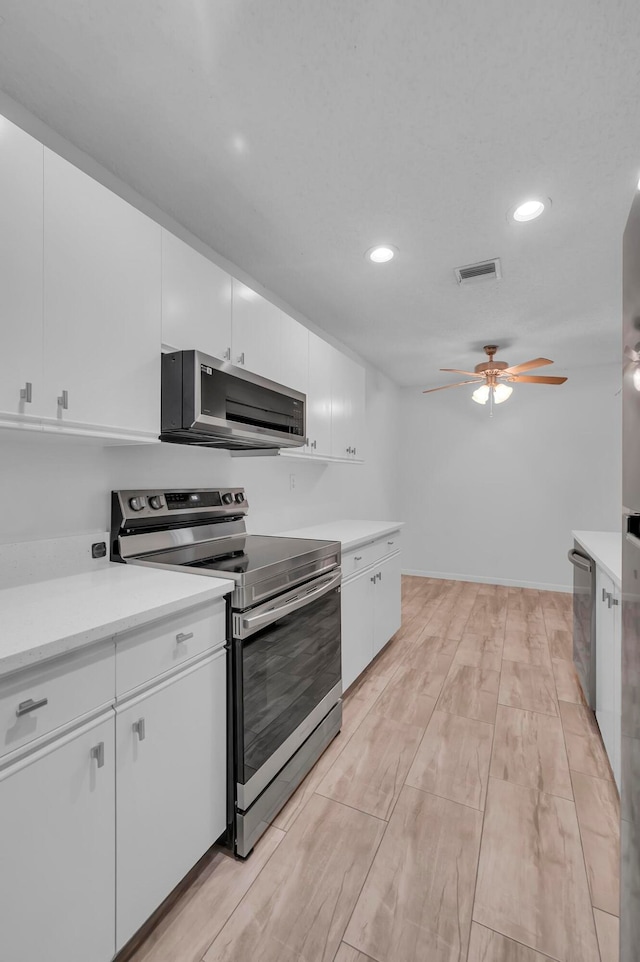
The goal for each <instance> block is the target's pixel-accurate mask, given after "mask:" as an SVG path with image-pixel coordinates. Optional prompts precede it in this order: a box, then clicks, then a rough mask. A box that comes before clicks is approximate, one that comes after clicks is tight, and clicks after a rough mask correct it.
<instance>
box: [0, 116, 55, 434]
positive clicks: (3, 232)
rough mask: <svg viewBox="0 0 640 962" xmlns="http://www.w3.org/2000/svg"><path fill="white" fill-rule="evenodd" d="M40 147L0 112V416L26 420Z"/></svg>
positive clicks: (36, 369) (34, 393)
mask: <svg viewBox="0 0 640 962" xmlns="http://www.w3.org/2000/svg"><path fill="white" fill-rule="evenodd" d="M43 151H44V148H43V146H42V144H39V143H38V141H37V140H34V139H33V137H30V136H29V135H28V134H25V133H24V131H22V130H20V129H19V128H18V127H15V126H14V125H13V124H11V123H9V121H8V120H5V119H4V118H2V117H0V210H1V214H0V330H1V332H2V342H1V343H2V346H1V349H0V420H4V419H5V416H6V415H8V418H7V420H13V419H15V418H21V419H22V420H23V421H26V422H28V418H29V416H30V415H31V416H36V415H37V414H38V413H39V411H40V410H41V408H42V403H43V396H42V163H43V161H42V158H43ZM27 383H28V384H29V385H30V387H27ZM21 392H24V393H23V394H22V396H21ZM29 399H30V400H29Z"/></svg>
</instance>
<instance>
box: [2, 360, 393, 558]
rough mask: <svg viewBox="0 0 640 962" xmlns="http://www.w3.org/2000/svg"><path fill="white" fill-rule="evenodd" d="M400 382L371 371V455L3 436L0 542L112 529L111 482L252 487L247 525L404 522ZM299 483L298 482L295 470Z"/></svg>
mask: <svg viewBox="0 0 640 962" xmlns="http://www.w3.org/2000/svg"><path fill="white" fill-rule="evenodd" d="M397 396H398V390H397V388H396V387H395V386H394V385H393V384H392V383H391V382H390V381H389V380H388V379H387V378H385V377H384V376H383V375H381V374H379V373H378V372H375V371H371V370H369V371H367V444H366V448H365V458H366V461H365V463H364V464H363V465H357V464H315V463H310V462H308V461H297V460H296V461H294V460H293V459H290V458H280V457H268V458H267V457H256V458H231V457H230V456H229V455H228V454H227V453H225V452H220V451H210V450H207V449H204V448H191V447H185V446H183V445H177V444H157V445H140V446H137V445H136V446H125V447H111V448H103V447H100V446H98V445H96V444H93V443H90V442H86V441H81V440H79V439H76V438H72V439H63V438H58V437H49V436H35V435H34V434H30V435H29V436H23V435H22V434H21V432H17V431H15V432H6V431H5V432H3V433H2V435H1V436H0V543H12V542H16V541H33V540H39V539H44V538H57V537H64V536H69V535H76V534H81V533H84V532H93V531H96V532H98V531H104V530H106V529H107V528H108V527H109V520H110V519H109V512H110V498H109V494H110V491H111V490H112V489H118V488H133V487H137V486H140V487H182V486H184V487H199V486H201V487H216V486H224V485H233V486H235V485H242V486H244V487H245V488H246V490H247V496H248V499H249V505H250V510H249V516H248V519H247V526H248V528H249V530H251V531H253V532H263V533H266V534H269V533H274V532H277V531H283V530H286V529H287V528H292V527H296V526H301V525H306V524H313V523H315V522H320V521H332V520H337V519H339V518H353V519H368V518H371V519H373V520H394V521H395V520H398V521H402V520H403V518H402V517H401V516H399V515H398V501H397V494H396V481H397V461H398V443H399V441H398V437H397V431H396V424H397V411H396V408H397ZM291 474H294V475H295V488H294V490H293V491H291V490H290V475H291Z"/></svg>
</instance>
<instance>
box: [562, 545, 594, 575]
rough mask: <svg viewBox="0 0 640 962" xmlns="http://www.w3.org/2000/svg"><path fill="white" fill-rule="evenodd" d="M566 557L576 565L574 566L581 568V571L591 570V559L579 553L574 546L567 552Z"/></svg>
mask: <svg viewBox="0 0 640 962" xmlns="http://www.w3.org/2000/svg"><path fill="white" fill-rule="evenodd" d="M567 558H568V559H569V561H570V562H571V564H572V565H575V566H576V568H582V570H583V571H591V567H592V562H591V559H590V558H587V557H586V556H585V555H583V554H580V552H579V551H576V549H575V548H572V549H571V551H569V552H568V554H567Z"/></svg>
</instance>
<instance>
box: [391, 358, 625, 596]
mask: <svg viewBox="0 0 640 962" xmlns="http://www.w3.org/2000/svg"><path fill="white" fill-rule="evenodd" d="M619 389H620V372H619V369H618V368H617V367H614V366H608V367H606V368H602V369H595V368H594V369H589V370H583V371H577V372H574V373H572V374H571V375H570V376H569V380H568V381H567V382H566V384H564V385H562V386H560V387H539V386H538V385H528V384H527V385H524V384H523V385H520V386H517V385H516V386H515V387H514V391H513V394H512V396H511V398H509V400H508V401H506V402H505V403H503V404H501V405H498V406H496V407H495V409H494V416H493V418H492V419H491V418H489V411H488V407H483V406H482V405H479V404H475V403H474V402H473V401H472V400H471V386H468V387H461V388H456V389H453V390H451V391H442V392H439V393H436V394H430V395H423V394H422V393H421V391H420V390H416V389H403V390H402V391H401V396H400V415H401V417H400V424H401V435H402V444H401V462H400V467H401V471H400V474H401V479H402V480H401V487H400V490H401V495H402V503H403V504H404V505H405V512H406V515H407V516H408V517H410V518H411V524H409V525H407V527H406V528H405V529H404V533H403V567H404V569H405V570H408V571H412V572H415V573H420V574H430V575H433V576H436V577H454V578H466V579H470V580H479V581H490V582H495V583H503V584H511V583H513V584H520V585H532V586H546V587H555V586H569V585H570V584H571V581H572V568H571V565H570V564H569V563H568V561H567V560H566V556H567V551H568V549H569V548H570V547H571V546H572V541H571V534H570V533H571V530H577V529H583V530H619V528H620V512H621V475H620V465H621V440H620V421H621V404H620V397H619V395H618V394H617V392H618V391H619Z"/></svg>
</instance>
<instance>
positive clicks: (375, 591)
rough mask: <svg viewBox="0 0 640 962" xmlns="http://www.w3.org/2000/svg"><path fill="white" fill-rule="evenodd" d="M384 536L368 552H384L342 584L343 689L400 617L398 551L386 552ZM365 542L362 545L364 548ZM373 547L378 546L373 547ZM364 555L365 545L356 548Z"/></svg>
mask: <svg viewBox="0 0 640 962" xmlns="http://www.w3.org/2000/svg"><path fill="white" fill-rule="evenodd" d="M386 544H388V540H387V538H386V537H385V538H384V539H380V540H379V541H376V542H373V545H372V546H371V548H370V549H369V554H370V555H371V554H373V555H375V554H376V553H383V552H385V551H386V552H387V557H383V558H381V560H379V561H377V562H376V563H375V564H374V565H371V566H370V567H368V568H366V569H364V570H362V571H358V573H357V574H354V575H353V576H352V577H350V578H347V579H346V580H345V581H344V582H343V585H342V604H341V615H342V690H343V691H346V690H347V688H349V686H350V685H352V684H353V682H354V681H355V680H356V678H358V676H359V675H360V674H362V672H363V671H364V669H365V668H366V667H367V665H368V664H369V662H370V661H371V660H372V659H373V658H375V656H376V655H377V654H378V652H379V651H381V650H382V649H383V648H384V646H385V645H386V644H387V642H388V641H389V640H390V639H391V638H392V637H393V635H394V634H395V633H396V631H397V630H398V628H399V627H400V623H401V621H402V614H401V587H400V557H401V556H400V552H399V551H397V550H396V551H395V553H394V554H391V555H389V554H388V551H389V548H385V545H386ZM366 547H368V546H365V548H366ZM376 549H378V550H377V551H376ZM357 550H358V551H359V552H360V553H361V554H363V555H364V551H365V549H364V548H358V549H357Z"/></svg>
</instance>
